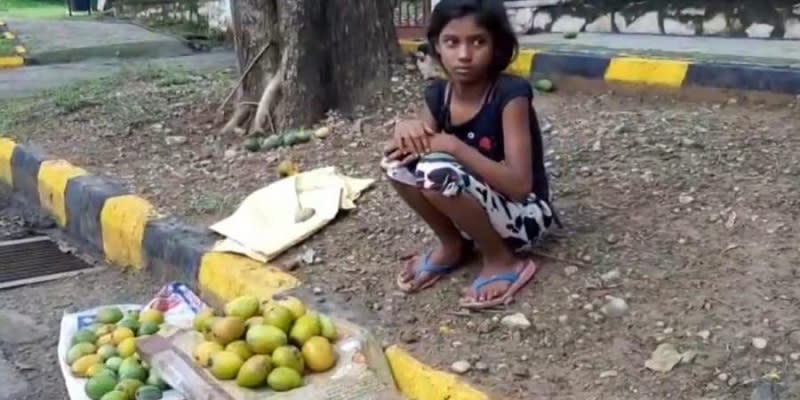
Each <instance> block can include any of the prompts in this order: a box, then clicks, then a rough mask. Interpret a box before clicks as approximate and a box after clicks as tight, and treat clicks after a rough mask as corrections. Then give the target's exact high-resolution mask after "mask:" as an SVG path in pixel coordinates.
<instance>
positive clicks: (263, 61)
mask: <svg viewBox="0 0 800 400" xmlns="http://www.w3.org/2000/svg"><path fill="white" fill-rule="evenodd" d="M231 8H232V14H233V34H234V43H235V46H236V53H237V57H238V61H239V69H240V73H245V69H246V67H247V66H248V65H249V64H251V62H253V60H254V58H257V57H258V56H259V54H261V56H260V57H258V59H257V60H256V61H255V62H254V64H253V66H252V70H251V71H250V72H249V73H247V76H246V77H245V78H244V79H243V81H242V86H241V89H240V90H239V93H238V94H239V96H238V97H239V100H240V103H239V104H240V106H238V107H237V112H235V115H234V117H233V119H232V120H231V122H230V123H229V124H228V126H227V128H230V126H235V125H241V124H242V123H244V122H246V121H247V120H248V119H249V120H250V132H251V133H260V132H264V131H269V130H270V129H271V125H273V126H275V127H276V128H277V129H279V130H280V129H285V128H289V127H299V126H308V125H311V124H313V123H314V122H316V121H318V120H319V119H320V118H322V117H323V116H324V113H325V112H326V111H328V110H330V109H333V108H337V109H342V110H347V109H349V108H351V107H352V106H354V105H356V104H358V103H361V102H364V101H366V100H368V99H369V98H370V97H371V96H372V95H373V94H375V93H376V92H377V91H380V90H383V89H385V88H386V85H387V84H388V82H389V81H390V77H391V68H392V63H393V61H394V60H396V58H397V57H398V56H399V47H398V44H397V36H396V33H395V29H394V23H393V10H392V7H391V2H390V1H387V0H232V6H231ZM265 46H268V47H267V50H266V51H264V48H265ZM241 104H244V105H241ZM256 104H257V106H256ZM273 122H274V123H273Z"/></svg>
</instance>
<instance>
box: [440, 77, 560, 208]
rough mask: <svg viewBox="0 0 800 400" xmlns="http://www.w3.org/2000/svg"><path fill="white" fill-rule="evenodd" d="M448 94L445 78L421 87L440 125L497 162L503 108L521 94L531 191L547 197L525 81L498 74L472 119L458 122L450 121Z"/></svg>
mask: <svg viewBox="0 0 800 400" xmlns="http://www.w3.org/2000/svg"><path fill="white" fill-rule="evenodd" d="M450 96H451V91H450V90H449V89H448V85H447V81H446V80H442V79H437V80H434V81H433V82H431V83H430V84H429V85H428V87H427V88H426V90H425V102H426V104H427V105H428V109H430V111H431V114H432V115H433V117H434V118H435V119H436V123H437V125H438V126H439V128H440V129H442V130H443V131H444V132H446V133H450V134H453V135H455V136H456V137H458V138H459V139H460V140H461V141H463V142H465V143H467V144H468V145H470V146H472V147H474V148H475V149H477V150H478V151H480V152H481V154H483V155H484V156H486V157H488V158H490V159H492V160H494V161H497V162H501V161H503V160H504V159H505V152H504V147H503V146H504V143H503V142H504V140H503V138H504V136H503V109H505V107H506V105H507V104H508V103H509V102H510V101H511V100H513V99H515V98H518V97H524V98H525V99H526V100H527V102H528V104H529V110H528V111H529V115H530V127H531V149H532V154H531V156H532V159H531V161H532V166H533V193H534V194H536V197H538V198H539V199H541V200H545V201H548V202H549V201H550V187H549V183H548V180H547V172H546V170H545V166H544V150H543V149H542V147H543V146H542V133H541V130H540V129H539V118H537V117H536V111H535V110H534V109H533V105H532V103H531V101H532V100H533V89H532V88H531V85H530V83H528V81H526V80H524V79H522V78H517V77H514V76H511V75H505V74H504V75H501V76H500V77H498V78H497V81H495V83H494V85H493V86H492V87H491V88H490V89H489V93H488V94H487V96H486V100H485V102H484V104H483V107H481V109H480V110H479V111H478V113H477V114H475V116H474V117H472V119H470V120H469V121H467V122H465V123H463V124H461V125H453V124H452V123H451V122H450Z"/></svg>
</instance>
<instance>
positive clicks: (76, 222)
mask: <svg viewBox="0 0 800 400" xmlns="http://www.w3.org/2000/svg"><path fill="white" fill-rule="evenodd" d="M126 194H130V192H129V191H128V190H127V189H126V188H125V187H124V186H123V185H122V184H121V183H119V182H116V181H113V180H110V179H108V178H103V177H99V176H94V175H84V176H78V177H75V178H72V179H70V180H69V182H67V188H66V190H65V194H64V204H65V208H66V211H67V232H69V233H70V234H71V235H72V236H73V237H75V238H77V239H79V240H81V241H83V242H85V243H87V244H88V245H89V246H91V247H92V249H93V250H95V251H100V252H102V251H103V232H102V227H101V224H100V214H101V213H102V211H103V206H104V205H105V203H106V200H108V199H110V198H112V197H117V196H122V195H126Z"/></svg>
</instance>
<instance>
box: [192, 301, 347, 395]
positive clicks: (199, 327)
mask: <svg viewBox="0 0 800 400" xmlns="http://www.w3.org/2000/svg"><path fill="white" fill-rule="evenodd" d="M194 329H195V330H196V331H198V332H200V333H202V334H203V336H204V337H205V339H206V340H205V341H203V342H202V343H200V344H198V345H197V347H196V348H195V349H194V352H193V357H194V360H195V361H196V362H197V363H198V364H199V365H201V366H203V367H204V368H207V369H208V370H209V372H210V373H211V375H213V376H214V377H215V378H217V379H219V380H235V381H236V384H237V385H238V386H240V387H244V388H252V389H256V388H261V387H265V386H266V387H269V388H270V389H272V390H274V391H277V392H285V391H289V390H292V389H295V388H298V387H300V386H302V385H303V376H304V375H305V374H307V373H318V372H325V371H328V370H330V369H331V368H333V367H334V365H336V353H335V351H334V348H333V344H332V343H333V342H334V341H335V340H336V338H337V332H336V326H335V325H334V323H333V321H332V320H331V319H330V318H329V317H328V316H326V315H323V314H319V313H316V312H313V311H310V310H307V309H306V307H305V305H304V304H303V303H302V302H301V301H300V300H298V299H297V298H294V297H290V298H287V299H285V300H281V301H278V302H271V303H268V304H265V305H263V306H262V305H261V303H260V302H259V300H258V298H256V297H254V296H242V297H239V298H236V299H234V300H232V301H230V302H229V303H227V304H226V305H225V310H224V315H221V316H218V315H215V314H214V310H212V309H206V310H204V311H203V312H201V313H200V314H198V315H197V317H196V318H195V320H194Z"/></svg>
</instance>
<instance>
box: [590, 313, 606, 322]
mask: <svg viewBox="0 0 800 400" xmlns="http://www.w3.org/2000/svg"><path fill="white" fill-rule="evenodd" d="M588 315H589V318H591V319H592V321H594V322H600V321H602V320H603V315H602V314H600V313H597V312H594V311H592V312H590V313H589V314H588Z"/></svg>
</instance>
